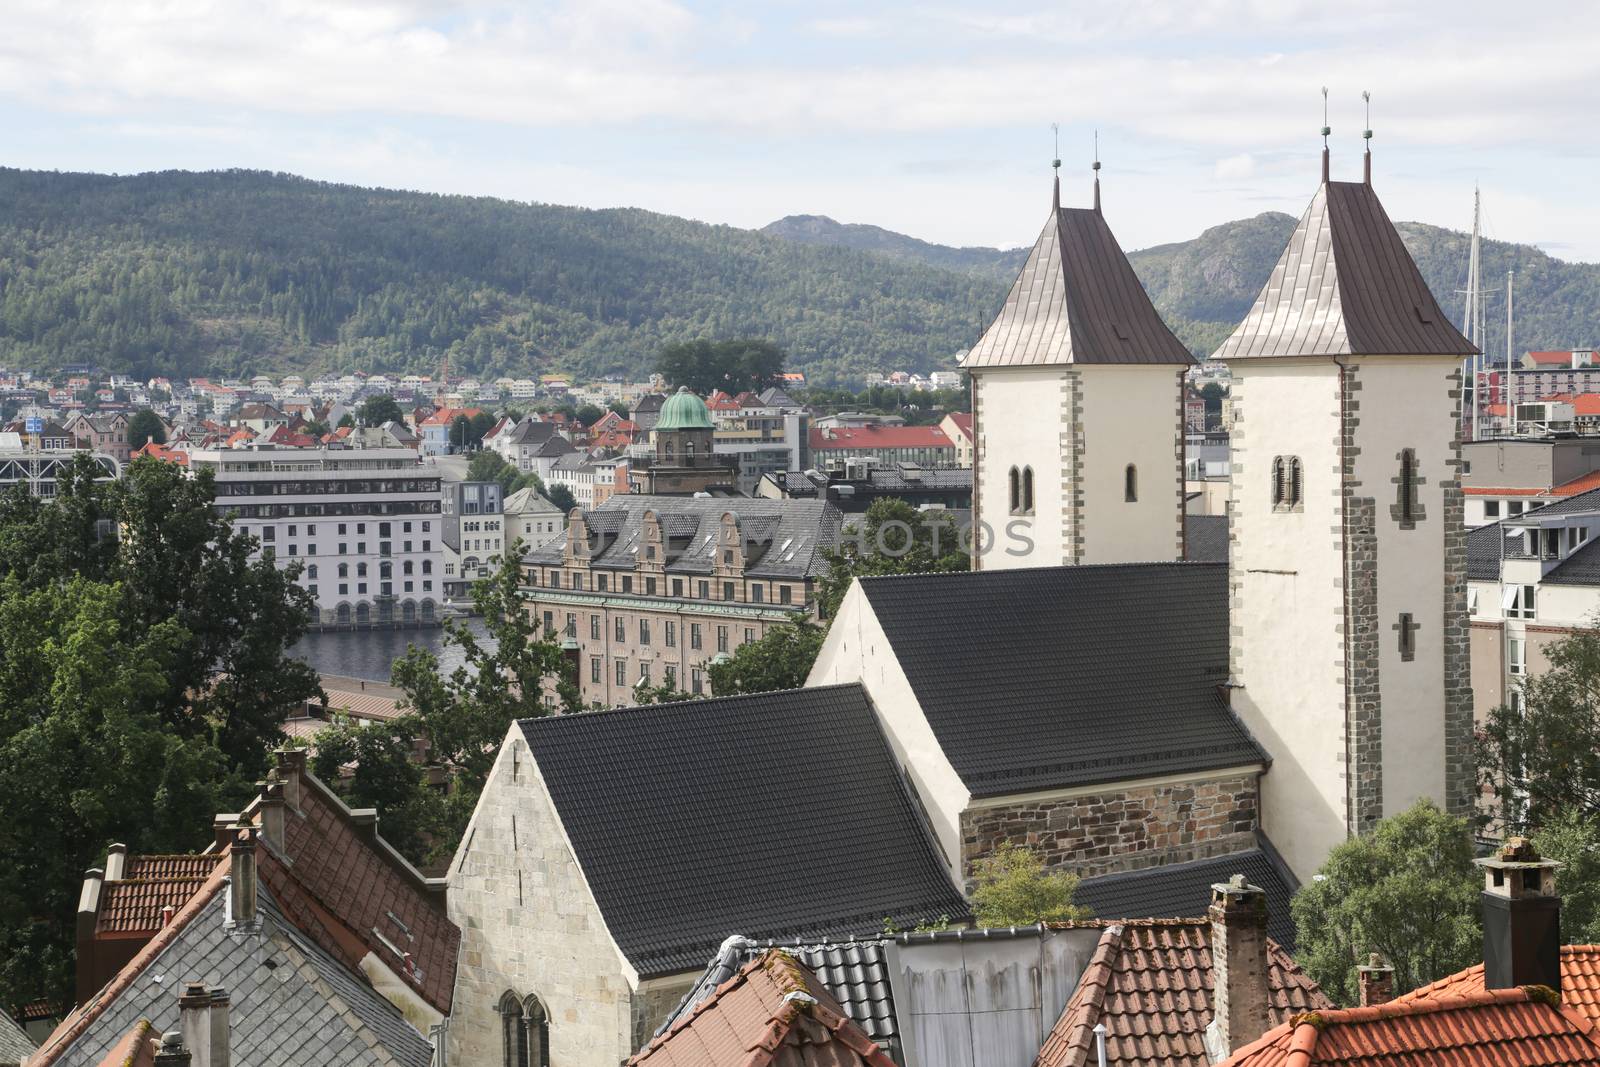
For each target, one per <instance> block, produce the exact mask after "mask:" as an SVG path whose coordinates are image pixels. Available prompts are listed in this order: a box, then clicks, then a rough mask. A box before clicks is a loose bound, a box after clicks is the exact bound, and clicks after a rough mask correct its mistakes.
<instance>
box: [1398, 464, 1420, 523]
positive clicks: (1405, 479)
mask: <svg viewBox="0 0 1600 1067" xmlns="http://www.w3.org/2000/svg"><path fill="white" fill-rule="evenodd" d="M1416 513H1417V454H1416V453H1415V452H1413V451H1412V450H1411V449H1409V448H1406V449H1402V450H1401V452H1400V521H1401V522H1416V521H1417V514H1416Z"/></svg>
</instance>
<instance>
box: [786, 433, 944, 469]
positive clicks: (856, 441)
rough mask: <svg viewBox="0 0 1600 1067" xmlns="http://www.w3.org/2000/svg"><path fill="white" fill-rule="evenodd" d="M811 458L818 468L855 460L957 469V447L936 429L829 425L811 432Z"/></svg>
mask: <svg viewBox="0 0 1600 1067" xmlns="http://www.w3.org/2000/svg"><path fill="white" fill-rule="evenodd" d="M811 455H812V458H813V459H814V460H815V461H816V465H817V467H818V469H823V468H826V467H827V465H828V461H830V460H838V461H843V460H846V459H856V458H863V457H864V458H869V459H876V460H879V461H880V462H882V463H889V464H892V463H916V464H919V465H921V466H924V467H953V466H956V465H957V464H956V446H955V442H953V441H951V440H950V438H949V436H948V435H947V434H946V433H945V432H944V431H943V430H941V429H940V428H939V427H937V426H829V427H826V428H823V429H818V428H816V427H813V428H812V430H811Z"/></svg>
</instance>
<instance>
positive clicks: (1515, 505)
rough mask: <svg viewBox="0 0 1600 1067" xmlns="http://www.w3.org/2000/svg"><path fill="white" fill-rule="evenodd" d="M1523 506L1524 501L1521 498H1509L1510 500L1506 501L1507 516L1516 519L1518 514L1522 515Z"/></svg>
mask: <svg viewBox="0 0 1600 1067" xmlns="http://www.w3.org/2000/svg"><path fill="white" fill-rule="evenodd" d="M1523 507H1524V505H1523V503H1522V501H1520V500H1508V501H1506V515H1507V517H1509V518H1513V519H1514V518H1516V517H1517V516H1518V515H1521V514H1522V509H1523Z"/></svg>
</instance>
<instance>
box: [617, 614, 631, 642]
mask: <svg viewBox="0 0 1600 1067" xmlns="http://www.w3.org/2000/svg"><path fill="white" fill-rule="evenodd" d="M616 632H617V641H618V643H621V642H623V641H626V640H627V639H628V623H627V620H626V619H624V618H622V617H621V616H620V615H619V616H617V625H616Z"/></svg>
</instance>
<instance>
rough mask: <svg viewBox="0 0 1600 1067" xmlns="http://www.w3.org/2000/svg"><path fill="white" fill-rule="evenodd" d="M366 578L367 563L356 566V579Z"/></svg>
mask: <svg viewBox="0 0 1600 1067" xmlns="http://www.w3.org/2000/svg"><path fill="white" fill-rule="evenodd" d="M366 576H367V565H366V564H365V563H357V564H356V577H357V578H365V577H366Z"/></svg>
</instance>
